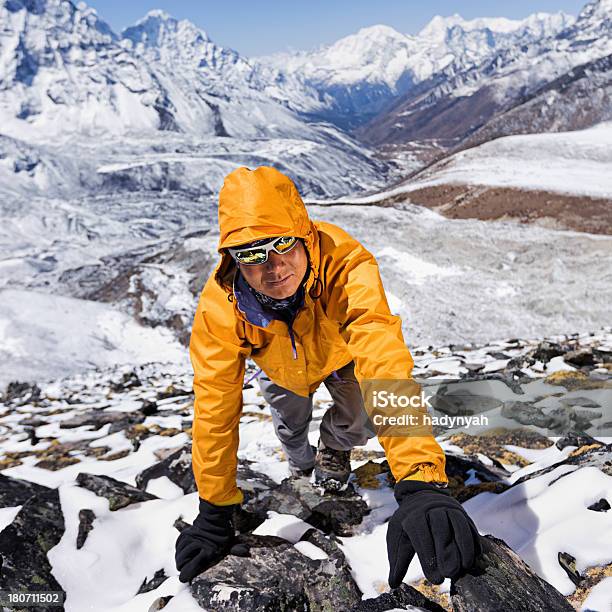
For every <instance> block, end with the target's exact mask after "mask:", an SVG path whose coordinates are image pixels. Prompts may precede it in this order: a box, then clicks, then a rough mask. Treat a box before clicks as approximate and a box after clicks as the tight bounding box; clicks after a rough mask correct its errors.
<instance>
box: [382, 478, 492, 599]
mask: <svg viewBox="0 0 612 612" xmlns="http://www.w3.org/2000/svg"><path fill="white" fill-rule="evenodd" d="M395 499H396V500H397V502H398V503H399V508H398V509H397V510H396V511H395V514H394V515H393V516H392V517H391V519H390V521H389V525H388V528H387V554H388V555H389V586H391V588H393V589H394V588H396V587H398V586H399V585H400V584H401V583H402V580H403V579H404V576H405V575H406V572H407V571H408V566H409V565H410V562H411V561H412V559H413V557H414V554H415V551H416V553H417V554H418V556H419V560H420V562H421V567H422V568H423V573H424V574H425V577H426V578H427V579H428V580H429V581H430V582H433V583H434V584H441V583H442V582H443V580H444V578H455V577H457V576H458V575H460V574H461V573H462V572H463V571H464V570H467V569H469V568H471V567H472V566H473V565H474V561H475V560H476V558H477V557H478V555H479V554H480V553H481V551H482V548H481V545H480V536H479V534H478V529H476V525H474V522H473V521H472V519H471V518H470V517H469V516H468V515H467V514H466V512H465V510H464V509H463V506H462V505H461V504H460V503H459V502H458V501H457V500H456V499H454V498H453V497H451V496H450V494H449V493H448V492H447V491H446V490H445V489H442V488H439V487H436V486H435V485H433V484H430V483H426V482H420V481H415V480H402V481H400V482H398V483H397V484H396V485H395Z"/></svg>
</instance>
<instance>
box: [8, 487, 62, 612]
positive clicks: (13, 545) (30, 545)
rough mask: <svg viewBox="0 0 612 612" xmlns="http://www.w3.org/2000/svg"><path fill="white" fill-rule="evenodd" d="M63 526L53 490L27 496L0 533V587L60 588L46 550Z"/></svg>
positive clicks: (39, 611) (56, 540) (40, 610)
mask: <svg viewBox="0 0 612 612" xmlns="http://www.w3.org/2000/svg"><path fill="white" fill-rule="evenodd" d="M64 529H65V525H64V515H63V514H62V507H61V504H60V500H59V492H58V491H57V489H51V490H48V491H43V492H40V493H37V494H36V495H34V496H32V497H30V498H29V499H28V500H27V501H26V502H25V503H24V505H23V507H22V508H21V510H20V511H19V512H18V513H17V516H16V517H15V519H14V520H13V522H12V523H11V524H10V525H8V526H7V527H5V528H4V529H3V530H2V532H0V559H2V563H1V565H2V575H1V577H2V581H1V584H2V589H4V590H9V591H62V590H64V589H62V586H61V585H60V584H59V582H58V581H57V580H56V578H55V577H54V576H53V573H52V571H51V564H50V563H49V560H48V558H47V553H48V552H49V550H51V548H53V547H54V546H56V545H57V544H58V543H59V541H60V539H61V538H62V535H63V534H64ZM55 609H59V608H54V610H55ZM61 609H63V607H62V608H61ZM27 610H33V611H36V612H45V611H46V610H48V608H47V607H46V606H34V607H28V608H27Z"/></svg>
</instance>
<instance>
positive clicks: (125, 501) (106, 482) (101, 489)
mask: <svg viewBox="0 0 612 612" xmlns="http://www.w3.org/2000/svg"><path fill="white" fill-rule="evenodd" d="M76 482H77V484H78V485H79V486H81V487H83V488H85V489H88V490H89V491H92V492H93V493H95V494H96V495H98V496H100V497H105V498H106V499H108V502H109V509H110V510H119V509H120V508H125V507H126V506H129V505H130V504H136V503H138V502H144V501H149V500H151V499H158V497H157V496H156V495H152V494H151V493H147V492H145V491H142V490H141V489H138V488H136V487H133V486H132V485H129V484H127V483H126V482H121V481H120V480H115V479H114V478H111V477H110V476H98V475H96V474H86V473H84V472H80V473H79V475H78V476H77V477H76Z"/></svg>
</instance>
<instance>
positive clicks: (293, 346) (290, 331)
mask: <svg viewBox="0 0 612 612" xmlns="http://www.w3.org/2000/svg"><path fill="white" fill-rule="evenodd" d="M288 327H289V338H291V348H292V349H293V358H294V359H297V358H298V354H297V348H296V346H295V336H294V335H293V328H292V327H291V325H289V326H288Z"/></svg>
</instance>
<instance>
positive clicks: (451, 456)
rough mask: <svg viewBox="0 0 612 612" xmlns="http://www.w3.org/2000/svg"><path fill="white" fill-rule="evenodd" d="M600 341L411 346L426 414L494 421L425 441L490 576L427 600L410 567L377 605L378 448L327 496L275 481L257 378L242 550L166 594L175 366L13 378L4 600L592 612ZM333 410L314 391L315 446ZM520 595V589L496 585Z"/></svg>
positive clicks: (383, 511)
mask: <svg viewBox="0 0 612 612" xmlns="http://www.w3.org/2000/svg"><path fill="white" fill-rule="evenodd" d="M611 343H612V330H611V329H607V330H600V331H599V332H596V333H594V334H592V335H589V334H581V335H579V334H573V335H569V336H557V337H554V338H548V339H545V340H535V341H525V340H520V339H506V340H503V341H500V342H497V343H495V344H491V345H488V346H478V347H475V346H470V347H468V346H464V347H459V346H439V347H436V348H433V347H424V346H423V347H413V354H414V356H415V362H416V366H417V370H416V371H415V372H416V373H418V377H419V380H421V381H422V383H423V384H424V385H426V386H427V388H428V389H430V390H434V389H435V390H436V397H437V398H438V399H439V400H440V402H439V404H438V405H437V406H436V412H435V414H437V415H438V416H446V418H448V417H451V416H453V415H454V416H456V415H464V416H465V415H466V414H469V411H470V410H471V411H472V414H479V415H480V416H481V417H482V416H483V415H485V416H488V417H490V419H491V421H490V424H489V426H488V427H485V428H483V429H480V430H479V429H478V428H476V427H474V428H471V429H465V428H459V429H454V430H453V429H450V430H449V429H445V430H444V431H442V430H440V431H439V432H438V439H439V441H440V442H441V444H442V445H443V447H444V448H445V451H446V454H447V473H448V476H449V479H450V486H451V490H452V492H453V494H454V495H455V496H456V497H457V498H458V499H459V500H460V501H461V502H462V503H464V504H465V507H466V509H467V511H468V512H469V513H470V515H471V516H472V517H473V518H474V520H475V522H476V524H477V526H478V527H479V530H480V531H481V533H482V534H483V535H485V534H491V535H490V536H487V543H486V546H485V548H486V550H487V553H486V556H485V557H484V558H483V559H482V561H481V563H482V571H483V572H484V573H481V572H475V573H473V574H469V575H466V576H464V577H462V578H460V579H459V580H457V581H455V582H453V583H452V584H451V583H450V581H446V583H445V584H443V585H441V587H433V586H432V585H430V584H428V583H427V582H426V581H424V580H423V575H422V573H421V570H420V566H419V565H418V563H416V562H415V563H414V564H413V565H412V566H411V567H410V569H409V572H408V575H407V578H406V582H407V584H404V585H402V587H401V588H399V589H396V590H395V591H393V592H385V591H388V586H387V585H386V572H387V568H386V557H385V544H384V542H385V530H386V521H387V519H388V518H389V517H390V515H391V514H392V513H393V511H394V509H395V507H396V506H395V501H394V499H393V495H392V489H391V485H392V484H393V480H392V477H391V476H390V474H389V470H388V466H387V464H386V461H385V460H384V453H383V452H382V448H381V447H380V446H379V445H378V443H377V442H376V440H372V441H370V442H369V443H368V445H367V446H365V447H362V448H357V449H355V450H354V451H353V455H352V465H353V475H352V477H351V487H350V489H349V491H348V492H347V494H346V495H344V496H341V497H332V498H331V499H328V498H326V497H321V496H320V495H319V494H317V493H316V492H315V491H314V490H313V489H312V487H311V485H310V483H309V482H307V481H306V480H305V479H297V480H289V479H287V478H286V477H287V474H288V468H287V463H286V461H285V457H284V456H283V454H282V451H281V450H280V446H279V443H278V441H277V439H276V438H275V436H274V432H273V428H272V423H271V417H270V415H269V409H268V407H267V406H266V405H265V403H264V402H263V400H262V398H261V395H259V393H258V391H257V385H256V382H255V381H253V375H254V374H255V373H256V372H255V371H254V370H253V369H252V368H251V367H249V370H248V372H247V377H248V378H247V382H246V383H245V388H244V402H245V405H244V411H243V415H242V418H241V424H240V430H241V434H240V448H239V453H238V455H239V471H238V481H239V486H241V488H242V489H243V491H244V492H245V497H246V501H245V503H244V504H243V506H242V508H241V510H240V511H239V512H238V513H237V514H236V517H235V518H236V525H237V530H238V535H237V540H236V542H235V545H234V547H233V548H232V551H231V553H230V554H229V555H228V556H227V557H226V558H225V559H224V560H222V561H221V562H220V563H219V564H218V565H216V566H215V567H213V568H211V569H210V570H209V571H207V572H205V573H203V574H202V575H200V576H199V577H197V578H196V579H195V580H194V581H193V582H192V583H191V584H190V585H182V584H180V583H179V582H178V577H177V572H176V569H175V567H174V558H173V552H174V541H175V540H176V537H177V535H178V531H180V530H181V529H182V528H184V526H185V525H186V523H187V522H189V521H191V520H192V519H193V518H194V516H195V512H196V511H197V493H196V492H195V483H194V480H193V473H192V470H191V456H190V434H191V422H192V418H193V412H192V401H193V398H192V395H191V391H190V386H191V378H190V375H189V371H188V370H186V369H182V368H179V367H176V366H167V365H166V366H164V365H162V364H155V363H151V364H148V365H145V366H140V367H136V368H133V367H132V368H130V367H124V368H114V369H103V370H98V371H97V372H91V373H89V374H86V375H79V376H74V377H70V378H65V379H61V380H57V381H54V382H48V383H40V386H38V385H30V384H19V383H13V384H11V385H9V386H8V387H7V389H6V391H5V393H4V395H3V396H2V403H1V404H0V410H1V412H0V439H1V440H2V454H1V456H0V471H1V473H0V555H1V559H2V577H3V585H4V586H5V588H25V587H28V588H33V589H43V590H48V589H51V588H54V589H57V590H63V591H65V592H66V595H67V597H66V602H65V607H64V609H65V610H68V611H71V610H74V611H77V610H82V609H83V608H84V607H88V608H90V609H92V610H105V611H112V610H119V609H121V608H124V607H125V606H130V607H131V608H133V609H142V610H147V609H150V610H158V609H161V608H164V609H167V610H169V611H171V610H181V611H188V610H194V611H195V610H199V609H202V608H204V609H207V610H238V609H244V608H245V607H247V608H249V609H253V607H258V609H264V607H265V606H268V608H269V609H294V608H295V606H297V605H300V606H303V605H307V606H309V607H310V609H312V610H323V609H325V606H326V605H328V604H327V603H326V602H329V601H331V602H334V605H335V607H336V608H337V609H342V610H355V611H365V610H392V609H415V608H414V607H411V606H415V607H416V609H419V610H437V611H439V610H443V609H446V610H450V609H452V610H482V609H499V606H500V605H502V602H503V604H506V605H507V604H508V602H509V601H510V599H509V598H512V601H513V606H514V605H516V606H517V607H515V608H513V609H519V607H520V608H521V609H524V607H523V605H522V604H521V603H520V600H521V598H524V597H529V599H530V605H531V606H532V607H531V608H530V609H533V610H571V609H573V608H574V609H582V610H587V609H588V610H595V611H597V612H604V610H606V607H605V605H606V604H605V603H604V602H606V601H609V597H610V594H611V592H610V580H609V578H607V579H606V576H609V573H610V563H611V562H612V557H610V550H609V547H607V546H606V542H607V539H609V538H607V535H606V534H609V532H610V523H609V520H608V519H609V517H608V514H609V512H610V501H612V473H611V472H610V460H611V452H612V451H611V449H610V446H609V444H608V445H606V444H605V443H604V441H605V440H608V441H609V440H610V436H611V434H612V431H611V427H612V421H610V418H611V417H612V413H611V412H610V411H611V410H612V402H611V396H612V386H611V385H612V379H611V377H610V367H612V366H611V361H610V360H611V359H612V344H611ZM453 361H454V362H456V365H455V366H452V362H453ZM249 381H250V382H249ZM468 390H469V391H468ZM466 398H467V404H466ZM329 400H330V398H329V396H328V395H327V394H326V393H325V392H323V391H319V392H317V394H316V396H315V412H314V419H313V423H312V430H311V433H310V435H311V437H312V440H314V441H316V438H317V436H318V432H317V428H318V422H319V421H320V418H321V416H322V414H323V412H324V411H325V409H327V407H328V406H329ZM442 400H443V401H442ZM466 408H468V413H466ZM485 429H489V431H488V433H487V432H486V431H485ZM576 432H581V433H576ZM587 432H590V433H591V436H592V437H591V436H589V435H588V433H587ZM547 436H554V437H553V438H552V439H551V438H549V437H547ZM606 436H608V437H607V438H606ZM555 440H556V442H555ZM500 539H501V540H500ZM507 546H509V547H510V549H508V548H507ZM512 549H513V550H514V552H512ZM517 555H518V557H520V560H519V559H518V558H517ZM523 563H526V564H527V566H525V565H523ZM75 567H80V568H86V571H79V572H75V569H74V568H75ZM487 568H488V569H487ZM518 582H520V583H521V584H522V587H521V589H518V590H517V589H516V588H510V589H508V586H511V585H516V584H517V583H518ZM381 593H382V594H381ZM514 598H518V599H516V601H514ZM523 603H524V602H523ZM572 606H573V608H572ZM268 608H266V609H268Z"/></svg>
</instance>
